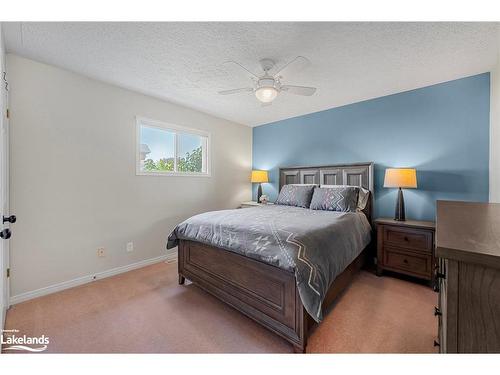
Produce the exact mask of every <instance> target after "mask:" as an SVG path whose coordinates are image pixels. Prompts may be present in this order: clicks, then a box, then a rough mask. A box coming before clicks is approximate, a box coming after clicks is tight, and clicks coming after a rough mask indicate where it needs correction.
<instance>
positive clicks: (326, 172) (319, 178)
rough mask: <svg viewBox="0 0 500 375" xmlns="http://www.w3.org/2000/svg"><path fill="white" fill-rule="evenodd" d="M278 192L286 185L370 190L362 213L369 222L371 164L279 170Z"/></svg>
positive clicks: (371, 198)
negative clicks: (354, 187)
mask: <svg viewBox="0 0 500 375" xmlns="http://www.w3.org/2000/svg"><path fill="white" fill-rule="evenodd" d="M279 178H280V181H279V190H280V191H281V188H282V186H283V185H287V184H316V185H350V186H360V187H363V188H365V189H368V190H370V192H371V194H370V195H371V197H370V201H369V202H368V204H367V207H366V208H365V210H364V212H365V214H366V216H367V217H368V220H369V221H370V222H371V216H372V207H373V196H374V188H373V163H371V162H367V163H354V164H334V165H324V166H318V167H284V168H280V177H279Z"/></svg>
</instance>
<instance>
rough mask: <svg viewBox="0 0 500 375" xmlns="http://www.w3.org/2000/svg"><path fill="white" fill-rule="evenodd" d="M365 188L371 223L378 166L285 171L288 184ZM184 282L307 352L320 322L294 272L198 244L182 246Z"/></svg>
mask: <svg viewBox="0 0 500 375" xmlns="http://www.w3.org/2000/svg"><path fill="white" fill-rule="evenodd" d="M295 183H305V184H309V183H311V184H325V185H327V184H328V185H354V186H362V187H364V188H366V189H369V190H370V191H371V193H372V194H371V197H370V200H369V202H368V204H367V207H366V209H365V211H364V212H365V214H366V215H367V217H368V219H369V220H370V222H371V208H372V202H373V163H357V164H349V165H345V164H343V165H330V166H323V167H296V168H281V169H280V184H279V186H280V189H281V186H283V185H285V184H295ZM370 248H371V246H370V245H368V246H367V248H365V249H364V250H363V252H362V253H361V254H360V255H359V256H358V257H357V258H356V259H355V260H354V261H353V262H352V263H351V264H350V265H349V266H348V267H347V268H346V269H345V270H344V271H343V272H342V273H341V274H340V275H339V276H337V278H336V279H335V281H334V282H333V283H332V285H331V286H330V288H329V290H328V292H327V295H326V297H325V299H324V301H323V305H322V308H323V312H326V310H327V308H328V306H330V304H331V303H332V302H333V301H334V300H335V298H336V297H337V296H338V295H339V294H340V293H341V292H342V291H343V290H344V289H345V288H346V287H347V286H348V285H349V284H350V282H351V280H352V278H353V277H354V275H355V274H356V273H357V272H358V271H359V270H360V269H361V267H362V266H363V265H364V264H365V261H366V259H367V258H368V256H369V252H370V251H371V249H370ZM178 266H179V284H184V281H185V278H187V279H189V280H191V281H192V282H193V283H194V284H195V285H197V286H199V287H201V288H202V289H204V290H206V291H207V292H209V293H211V294H213V295H214V296H216V297H217V298H219V299H220V300H222V301H223V302H225V303H227V304H228V305H230V306H232V307H234V308H235V309H237V310H238V311H240V312H242V313H243V314H245V315H247V316H248V317H250V318H251V319H253V320H255V321H256V322H258V323H260V324H261V325H263V326H264V327H266V328H268V329H269V330H271V331H273V332H275V333H276V334H278V335H280V336H281V337H283V338H284V339H286V340H287V341H289V342H290V343H291V344H292V345H293V347H294V351H295V352H300V353H304V352H305V350H306V345H307V335H308V330H309V329H310V328H311V327H312V325H313V324H314V323H315V322H314V320H313V319H312V318H311V316H310V315H309V314H308V313H307V312H306V311H305V309H304V307H303V305H302V301H301V299H300V296H299V293H298V289H297V285H296V282H295V275H294V273H293V272H289V271H285V270H283V269H281V268H278V267H275V266H271V265H269V264H266V263H263V262H260V261H258V260H255V259H251V258H247V257H245V256H243V255H240V254H237V253H234V252H231V251H227V250H224V249H220V248H216V247H213V246H209V245H205V244H202V243H199V242H195V241H187V240H181V241H180V242H179V264H178Z"/></svg>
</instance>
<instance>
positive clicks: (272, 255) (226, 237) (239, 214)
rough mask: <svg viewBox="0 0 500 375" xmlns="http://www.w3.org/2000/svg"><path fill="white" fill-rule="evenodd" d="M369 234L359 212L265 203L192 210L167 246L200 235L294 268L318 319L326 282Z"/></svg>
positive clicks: (358, 250)
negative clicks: (195, 211)
mask: <svg viewBox="0 0 500 375" xmlns="http://www.w3.org/2000/svg"><path fill="white" fill-rule="evenodd" d="M370 236H371V228H370V224H369V222H368V220H367V219H366V216H365V215H364V214H363V213H361V212H332V211H319V210H310V209H306V208H298V207H290V206H279V205H268V206H261V207H255V208H245V209H237V210H224V211H212V212H207V213H203V214H200V215H196V216H193V217H191V218H189V219H187V220H186V221H184V222H182V223H180V224H179V225H178V226H177V227H176V228H175V229H174V230H173V232H172V233H171V234H170V236H169V237H168V242H167V248H168V249H170V248H173V247H175V246H177V244H178V241H179V240H181V239H182V240H192V241H198V242H202V243H205V244H208V245H212V246H216V247H220V248H223V249H226V250H229V251H233V252H235V253H239V254H242V255H245V256H247V257H250V258H254V259H258V260H260V261H263V262H265V263H268V264H271V265H274V266H277V267H279V268H282V269H285V270H289V271H291V272H294V273H295V278H296V280H297V286H298V289H299V294H300V297H301V299H302V304H303V305H304V307H305V309H306V310H307V312H308V313H309V314H310V315H311V316H312V317H313V318H314V319H315V320H316V321H318V322H319V321H321V320H322V311H321V303H322V301H323V298H324V297H325V294H326V292H327V291H328V288H329V287H330V284H331V283H332V282H333V281H334V280H335V278H336V277H337V276H338V275H339V274H340V273H341V272H342V271H343V270H344V269H345V268H346V267H347V266H348V265H349V264H350V263H351V262H352V261H353V260H354V259H355V258H356V257H357V256H358V255H359V254H360V253H361V251H362V250H363V249H364V248H365V247H366V246H367V245H368V243H369V242H370Z"/></svg>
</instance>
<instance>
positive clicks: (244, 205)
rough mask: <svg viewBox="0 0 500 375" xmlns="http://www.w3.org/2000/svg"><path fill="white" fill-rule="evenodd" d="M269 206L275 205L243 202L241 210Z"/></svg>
mask: <svg viewBox="0 0 500 375" xmlns="http://www.w3.org/2000/svg"><path fill="white" fill-rule="evenodd" d="M268 204H274V203H271V202H269V203H266V204H263V203H257V202H255V201H248V202H241V205H240V208H250V207H259V206H266V205H268Z"/></svg>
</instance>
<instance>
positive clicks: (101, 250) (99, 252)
mask: <svg viewBox="0 0 500 375" xmlns="http://www.w3.org/2000/svg"><path fill="white" fill-rule="evenodd" d="M97 256H98V257H104V256H106V251H105V250H104V247H99V248H98V249H97Z"/></svg>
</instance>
